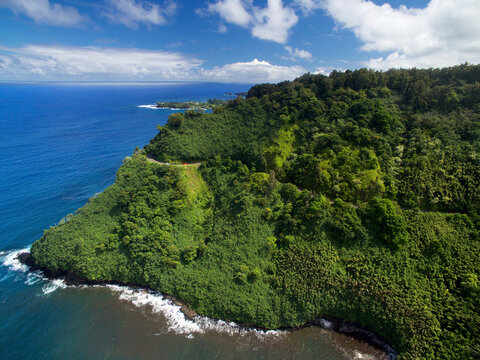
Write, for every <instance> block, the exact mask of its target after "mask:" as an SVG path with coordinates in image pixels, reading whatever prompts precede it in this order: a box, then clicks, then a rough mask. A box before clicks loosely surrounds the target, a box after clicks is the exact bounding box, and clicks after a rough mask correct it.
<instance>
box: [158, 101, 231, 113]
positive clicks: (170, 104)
mask: <svg viewBox="0 0 480 360" xmlns="http://www.w3.org/2000/svg"><path fill="white" fill-rule="evenodd" d="M225 103H226V101H225V100H221V99H208V100H207V102H200V101H184V102H179V101H160V102H157V107H159V108H169V109H181V110H207V109H210V110H211V109H215V108H216V107H217V106H220V105H224V104H225Z"/></svg>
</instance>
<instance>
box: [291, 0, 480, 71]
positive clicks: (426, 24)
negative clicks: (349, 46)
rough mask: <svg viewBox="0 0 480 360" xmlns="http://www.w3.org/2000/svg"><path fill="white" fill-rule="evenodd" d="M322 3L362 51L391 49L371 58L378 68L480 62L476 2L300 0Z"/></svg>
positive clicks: (477, 8)
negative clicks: (418, 5)
mask: <svg viewBox="0 0 480 360" xmlns="http://www.w3.org/2000/svg"><path fill="white" fill-rule="evenodd" d="M298 1H300V2H304V3H305V4H307V5H305V6H306V8H309V5H308V4H312V7H311V9H313V8H315V7H318V6H320V5H321V6H322V7H323V8H324V9H325V10H326V11H327V13H328V14H330V15H331V16H332V17H333V18H334V19H335V21H336V22H337V23H338V24H339V25H340V26H342V27H343V28H346V29H350V30H352V31H353V32H354V34H355V36H356V37H357V38H358V39H359V40H360V41H361V42H362V43H363V46H362V50H364V51H379V52H387V53H388V54H387V55H386V56H382V57H378V58H375V59H371V60H369V61H367V62H366V63H365V64H366V65H367V66H369V67H372V68H376V69H387V68H391V67H437V66H451V65H455V64H459V63H463V62H471V63H478V62H480V22H479V21H478V19H479V18H480V6H479V2H478V0H431V1H430V2H429V3H428V5H427V6H426V7H425V8H422V9H418V8H407V7H405V6H403V5H401V6H400V7H398V8H392V6H390V5H389V4H388V3H386V4H383V5H376V4H375V3H373V2H372V1H364V0H323V1H321V2H320V1H315V0H297V2H298Z"/></svg>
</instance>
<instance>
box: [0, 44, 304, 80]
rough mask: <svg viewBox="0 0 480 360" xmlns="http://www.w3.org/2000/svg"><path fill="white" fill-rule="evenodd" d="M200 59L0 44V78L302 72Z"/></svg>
mask: <svg viewBox="0 0 480 360" xmlns="http://www.w3.org/2000/svg"><path fill="white" fill-rule="evenodd" d="M202 64H203V61H202V60H199V59H196V58H192V57H189V56H186V55H184V54H181V53H178V52H168V51H150V50H141V49H126V48H106V47H94V46H89V47H62V46H40V45H27V46H24V47H22V48H0V78H2V79H4V80H98V81H108V80H120V81H122V80H123V81H132V80H143V81H164V80H183V81H219V82H242V83H256V82H278V81H283V80H290V79H294V78H295V77H297V76H299V75H301V74H303V73H304V72H306V70H305V69H303V68H302V67H300V66H292V67H288V66H279V65H274V64H270V63H269V62H267V61H259V60H257V59H255V60H253V61H250V62H235V63H231V64H226V65H223V66H216V67H214V68H211V69H206V68H203V67H202Z"/></svg>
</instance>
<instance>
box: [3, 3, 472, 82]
mask: <svg viewBox="0 0 480 360" xmlns="http://www.w3.org/2000/svg"><path fill="white" fill-rule="evenodd" d="M478 19H480V1H479V0H431V1H428V0H403V1H402V0H390V1H382V0H373V1H372V0H370V1H367V0H194V1H186V0H149V1H146V0H98V1H88V0H63V1H62V0H0V80H35V81H39V80H68V81H70V80H97V81H192V80H194V81H226V82H246V83H254V82H277V81H282V80H287V79H288V80H289V79H293V78H295V77H297V76H299V75H301V74H302V73H305V72H307V71H310V72H312V73H324V74H328V73H329V72H330V71H331V70H333V69H337V70H345V69H357V68H360V67H367V68H374V69H380V70H382V69H388V68H399V67H407V68H409V67H421V68H424V67H440V66H451V65H455V64H459V63H464V62H470V63H479V62H480V21H479V20H478Z"/></svg>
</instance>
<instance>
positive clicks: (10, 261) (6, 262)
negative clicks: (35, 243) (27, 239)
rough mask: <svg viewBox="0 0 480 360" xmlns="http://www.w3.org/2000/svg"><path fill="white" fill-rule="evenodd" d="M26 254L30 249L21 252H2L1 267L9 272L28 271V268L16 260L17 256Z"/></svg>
mask: <svg viewBox="0 0 480 360" xmlns="http://www.w3.org/2000/svg"><path fill="white" fill-rule="evenodd" d="M28 252H30V247H27V248H25V249H21V250H12V251H8V252H3V253H2V255H0V262H1V264H2V265H3V266H5V267H7V268H8V269H9V270H11V271H21V272H26V271H28V266H27V265H24V264H22V263H21V262H20V261H19V260H18V255H20V254H23V253H28Z"/></svg>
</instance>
